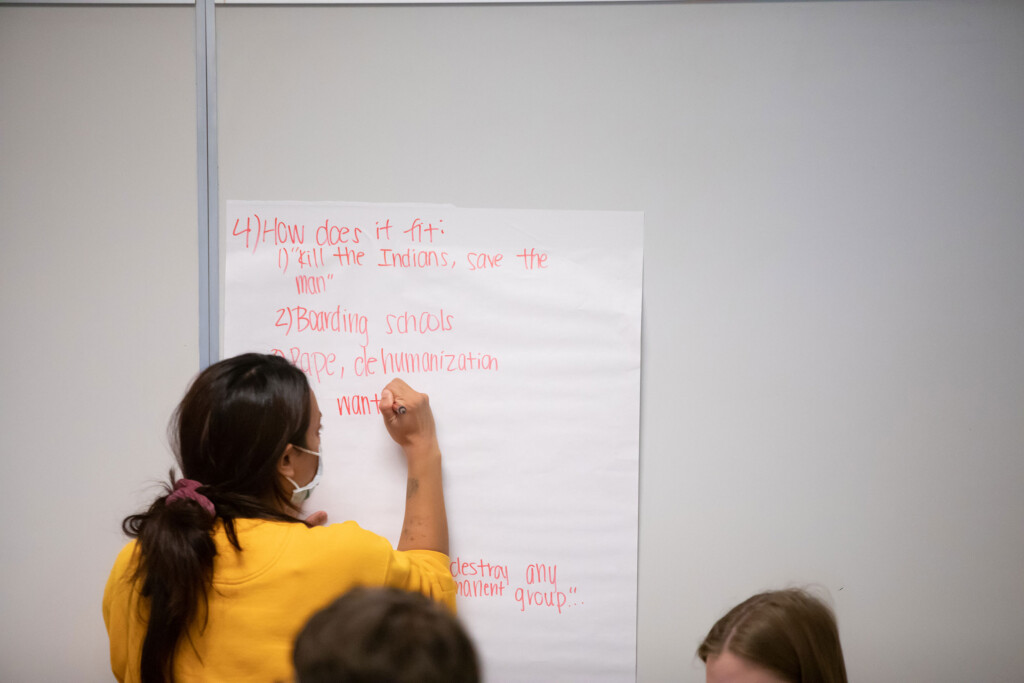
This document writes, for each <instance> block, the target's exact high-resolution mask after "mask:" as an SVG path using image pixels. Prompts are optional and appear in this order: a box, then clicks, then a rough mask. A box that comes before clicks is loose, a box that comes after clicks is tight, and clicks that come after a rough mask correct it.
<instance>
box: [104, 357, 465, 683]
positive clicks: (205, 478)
mask: <svg viewBox="0 0 1024 683" xmlns="http://www.w3.org/2000/svg"><path fill="white" fill-rule="evenodd" d="M380 411H381V413H382V415H383V417H384V424H385V426H386V428H387V430H388V433H389V434H390V435H391V437H392V438H393V439H394V440H395V441H396V442H397V443H398V444H399V445H400V446H401V447H402V449H403V450H404V452H405V455H406V458H407V462H408V473H409V474H408V476H409V479H408V490H407V496H406V507H405V521H404V524H403V528H402V533H401V537H400V540H399V543H398V548H397V550H395V549H393V548H392V547H391V544H390V543H389V542H388V541H387V540H386V539H384V538H382V537H380V536H378V535H376V534H373V533H371V532H369V531H365V530H363V529H361V528H360V527H359V526H358V525H356V524H355V523H354V522H345V523H343V524H331V525H326V526H313V525H311V524H310V523H305V522H302V521H301V520H299V518H298V517H297V515H298V514H299V512H300V508H301V505H302V503H303V501H304V500H305V499H306V498H307V497H308V496H309V494H310V492H311V490H312V489H313V488H314V487H315V486H316V484H317V483H318V481H319V479H320V474H321V472H322V469H323V462H322V458H321V453H320V435H319V432H320V409H319V407H318V406H317V402H316V397H315V396H314V395H313V392H312V391H311V390H310V388H309V384H308V382H307V381H306V376H305V375H304V374H303V373H302V372H301V371H300V370H298V369H297V368H296V367H294V366H293V365H291V364H290V363H288V362H287V361H286V360H284V359H283V358H279V357H277V356H266V355H258V354H246V355H242V356H237V357H235V358H230V359H227V360H224V361H221V362H220V363H217V364H215V365H212V366H210V367H209V368H207V369H206V370H205V371H203V372H202V373H201V374H200V375H199V376H198V377H197V378H196V379H195V381H194V382H193V384H192V386H191V387H190V388H189V390H188V392H187V393H186V394H185V397H184V398H183V399H182V401H181V403H180V404H179V406H178V408H177V410H176V411H175V414H174V418H173V420H172V434H173V438H172V440H173V442H174V447H175V452H176V456H177V458H178V464H179V466H180V468H181V471H182V474H183V476H184V478H183V479H180V480H178V481H177V482H175V483H174V485H173V490H171V491H168V492H167V493H166V494H165V495H161V496H160V497H158V498H157V499H156V500H155V501H154V502H153V504H152V505H151V506H150V507H149V509H148V510H147V511H145V512H143V513H141V514H138V515H132V516H130V517H128V518H127V519H125V520H124V523H123V527H124V530H125V532H126V533H127V534H128V535H129V536H132V537H134V538H135V540H133V541H131V542H130V543H128V545H127V546H125V548H124V549H123V550H122V551H121V553H120V555H119V556H118V558H117V561H116V562H115V564H114V568H113V570H112V572H111V574H110V578H109V580H108V582H107V587H106V591H105V592H104V596H103V617H104V621H105V622H106V625H107V632H108V634H109V636H110V659H111V667H112V669H113V671H114V675H115V676H116V677H117V679H118V680H119V681H139V682H140V683H151V682H156V681H160V682H163V681H192V680H202V681H270V680H288V679H290V677H291V675H292V671H291V664H290V662H291V647H292V642H293V641H294V638H295V635H296V634H297V633H298V632H299V630H300V629H301V628H302V625H303V624H304V623H305V622H306V620H307V619H308V618H309V616H310V615H311V614H313V613H314V612H316V611H317V610H318V609H320V608H321V607H323V606H325V605H327V604H328V603H330V602H331V601H332V600H334V599H335V598H337V597H338V596H339V595H341V594H342V593H344V592H345V591H346V590H348V589H349V588H351V587H353V586H355V585H371V586H372V585H383V586H394V587H398V588H403V589H407V590H413V591H417V592H420V593H423V594H425V595H427V596H429V597H432V598H434V599H436V600H438V601H440V602H443V603H445V604H447V605H448V606H449V607H451V608H454V604H455V583H454V580H453V579H452V576H451V573H450V571H449V569H448V557H447V552H448V526H447V517H446V515H445V508H444V496H443V492H442V486H441V452H440V448H439V446H438V442H437V436H436V433H435V429H434V419H433V415H432V413H431V410H430V405H429V403H428V400H427V396H426V395H425V394H420V393H417V392H415V391H413V390H412V389H411V388H410V387H409V386H408V385H407V384H405V383H404V382H402V381H401V380H394V381H392V382H391V383H390V384H388V385H387V387H386V388H385V389H384V391H383V392H382V397H381V402H380ZM310 521H316V522H318V523H323V522H324V521H326V515H324V514H323V513H315V514H314V515H311V516H310Z"/></svg>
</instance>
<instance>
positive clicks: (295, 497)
mask: <svg viewBox="0 0 1024 683" xmlns="http://www.w3.org/2000/svg"><path fill="white" fill-rule="evenodd" d="M292 446H293V447H295V448H298V449H299V450H300V451H302V452H303V453H309V454H310V455H315V456H316V459H317V465H316V474H314V475H313V480H312V481H311V482H309V483H308V484H306V485H305V486H299V484H298V482H296V481H295V480H294V479H292V478H291V477H285V479H287V480H288V481H289V482H291V485H292V486H294V487H295V490H294V491H292V505H294V506H295V507H297V508H298V507H301V506H302V504H303V503H305V502H306V499H307V498H309V495H310V494H311V493H313V489H315V488H316V486H317V484H319V483H320V476H321V475H322V474H323V473H324V458H323V452H324V448H323V446H321V447H320V450H319V451H311V450H309V449H308V448H303V447H302V446H295V444H292Z"/></svg>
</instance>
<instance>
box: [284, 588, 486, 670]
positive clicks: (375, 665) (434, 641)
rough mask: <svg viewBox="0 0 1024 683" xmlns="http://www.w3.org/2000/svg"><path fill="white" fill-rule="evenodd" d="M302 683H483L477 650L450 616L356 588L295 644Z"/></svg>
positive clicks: (425, 604) (419, 601) (396, 595)
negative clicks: (480, 682) (481, 682)
mask: <svg viewBox="0 0 1024 683" xmlns="http://www.w3.org/2000/svg"><path fill="white" fill-rule="evenodd" d="M292 659H293V661H294V663H295V674H296V680H297V681H298V683H478V682H479V681H480V670H479V665H478V663H477V657H476V650H475V649H474V648H473V643H472V641H471V640H470V639H469V636H468V635H466V632H465V630H464V629H463V628H462V626H461V625H460V624H459V622H458V620H457V619H456V618H455V615H453V614H452V613H451V612H449V611H448V610H447V609H446V608H444V607H442V606H441V605H440V604H438V603H436V602H434V601H433V600H431V599H429V598H427V597H425V596H423V595H421V594H419V593H410V592H407V591H403V590H398V589H397V588H355V589H353V590H351V591H349V592H348V593H346V594H345V595H343V596H341V597H340V598H338V599H337V600H335V601H334V602H333V603H331V604H330V605H328V606H327V607H325V608H324V609H322V610H320V611H319V612H317V613H316V614H314V615H313V617H312V618H311V619H310V620H309V622H308V623H307V624H306V626H305V627H304V628H303V629H302V631H301V632H300V633H299V636H298V638H297V639H296V641H295V651H294V653H293V655H292Z"/></svg>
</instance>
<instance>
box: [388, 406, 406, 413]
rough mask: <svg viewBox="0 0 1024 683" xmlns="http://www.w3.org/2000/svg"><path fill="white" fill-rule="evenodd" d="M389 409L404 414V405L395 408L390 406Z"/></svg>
mask: <svg viewBox="0 0 1024 683" xmlns="http://www.w3.org/2000/svg"><path fill="white" fill-rule="evenodd" d="M391 409H392V410H393V411H395V412H396V413H398V414H399V415H405V406H398V407H397V408H396V407H395V406H391Z"/></svg>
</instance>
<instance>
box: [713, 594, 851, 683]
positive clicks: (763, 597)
mask: <svg viewBox="0 0 1024 683" xmlns="http://www.w3.org/2000/svg"><path fill="white" fill-rule="evenodd" d="M723 652H731V653H732V654H734V655H736V656H737V657H741V658H743V659H745V660H747V661H749V662H751V663H753V664H756V665H758V666H762V667H764V668H765V669H768V670H769V671H772V672H773V673H775V674H777V675H779V676H781V677H782V678H784V679H786V680H787V681H792V682H793V683H847V680H846V665H845V664H844V662H843V649H842V647H841V646H840V644H839V629H838V627H837V626H836V619H835V616H834V615H833V614H832V610H831V609H829V607H828V606H827V605H825V603H823V602H822V601H821V600H819V599H818V598H816V597H814V596H813V595H811V594H810V593H808V592H807V591H804V590H800V589H795V588H794V589H788V590H780V591H770V592H767V593H759V594H758V595H755V596H753V597H751V598H748V599H747V600H744V601H743V602H741V603H740V604H738V605H736V606H735V607H733V608H732V609H731V610H729V612H728V613H727V614H726V615H725V616H724V617H722V618H721V619H719V620H718V621H717V622H716V623H715V625H714V626H712V627H711V630H710V631H708V635H707V637H705V638H704V642H703V643H701V645H700V647H699V648H697V656H698V657H700V658H701V661H703V662H705V663H706V662H707V661H708V657H711V656H717V655H720V654H722V653H723Z"/></svg>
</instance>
